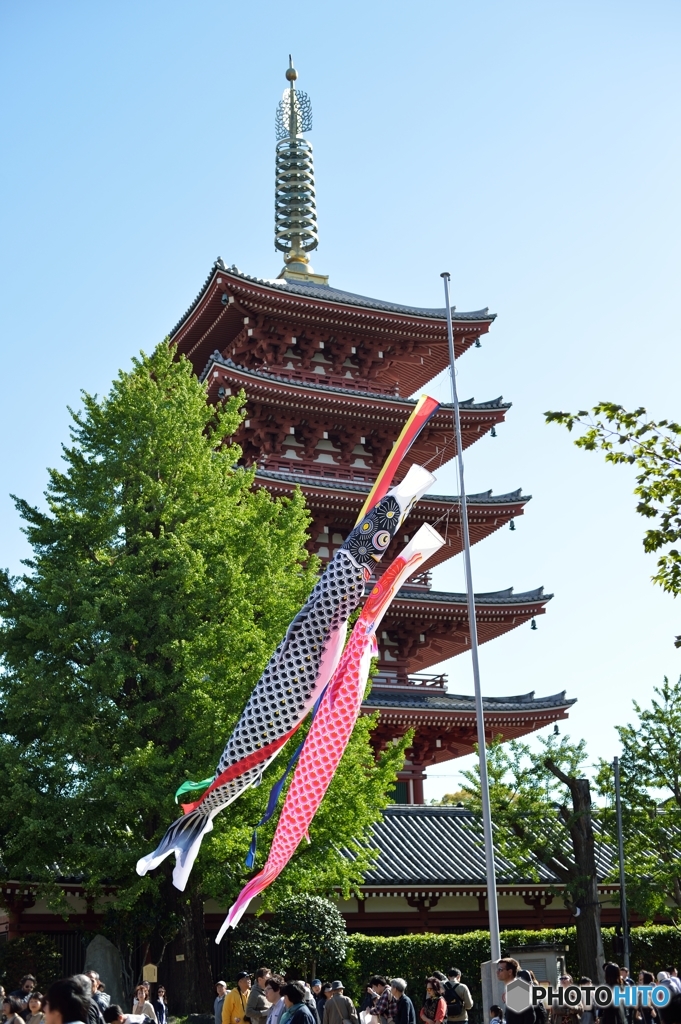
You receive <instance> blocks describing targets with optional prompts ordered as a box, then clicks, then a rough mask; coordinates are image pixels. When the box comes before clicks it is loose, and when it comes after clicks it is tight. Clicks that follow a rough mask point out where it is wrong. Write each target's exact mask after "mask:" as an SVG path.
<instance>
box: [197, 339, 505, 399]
mask: <svg viewBox="0 0 681 1024" xmlns="http://www.w3.org/2000/svg"><path fill="white" fill-rule="evenodd" d="M216 365H217V366H219V367H220V368H225V367H227V369H229V370H232V371H233V372H234V373H235V374H238V375H243V376H245V377H250V378H252V379H253V380H257V381H258V382H268V383H269V382H271V383H272V384H273V385H274V386H275V387H280V386H281V385H283V386H284V388H285V390H287V391H303V392H307V393H308V394H312V395H313V394H315V392H326V393H331V394H334V395H339V396H342V398H343V399H344V400H346V401H347V400H349V399H353V398H357V399H365V398H369V399H371V401H372V402H383V403H387V404H389V405H399V406H403V407H410V406H411V407H413V406H415V405H416V402H417V399H416V398H404V397H403V396H402V395H390V394H381V393H380V392H376V391H362V390H361V388H357V387H352V388H350V387H347V388H340V387H337V386H336V385H334V384H325V383H324V382H323V381H322V380H320V381H319V383H316V382H315V383H314V384H312V383H311V382H310V381H305V380H296V379H295V378H294V377H282V376H281V375H280V374H278V373H270V371H269V370H254V369H249V368H248V367H246V366H240V365H239V363H235V362H234V361H233V360H232V359H230V358H229V357H227V358H225V357H224V356H223V355H222V354H221V353H220V352H217V351H216V352H214V353H213V354H212V356H211V357H210V359H209V360H208V362H207V363H206V366H205V367H204V370H203V372H202V373H201V374H200V376H199V380H200V381H205V380H206V379H207V378H208V377H209V376H210V372H211V370H212V369H213V367H214V366H216ZM320 377H321V374H320ZM511 406H512V403H511V402H504V400H503V397H502V396H501V395H499V397H498V398H491V399H488V400H487V401H485V402H476V401H475V399H473V398H467V399H464V400H463V401H461V402H459V408H460V409H463V410H464V411H466V412H488V411H490V410H497V409H499V410H502V411H503V412H507V411H508V410H509V409H510V408H511ZM453 411H454V406H453V405H452V403H451V402H441V403H440V409H439V412H440V413H442V412H453Z"/></svg>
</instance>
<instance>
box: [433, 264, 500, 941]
mask: <svg viewBox="0 0 681 1024" xmlns="http://www.w3.org/2000/svg"><path fill="white" fill-rule="evenodd" d="M440 277H442V279H443V280H444V285H445V305H446V308H447V338H448V341H449V369H450V374H451V379H452V402H453V405H454V432H455V434H456V455H457V460H458V464H459V487H460V489H461V495H460V498H459V501H460V506H459V507H460V509H461V527H462V531H463V558H464V567H465V572H466V593H467V595H468V623H469V628H470V636H471V657H472V661H473V685H474V687H475V717H476V721H477V727H478V758H479V760H480V795H481V797H482V827H483V832H484V836H485V867H486V869H487V910H488V914H489V939H490V946H491V951H492V960H499V958H500V957H501V940H500V938H499V908H498V906H497V877H496V870H495V867H494V842H493V838H492V810H491V807H490V802H489V778H488V776H487V746H486V744H485V716H484V711H483V707H482V690H481V689H480V662H479V659H478V625H477V622H476V619H475V594H474V592H473V573H472V570H471V538H470V532H469V529H468V505H467V502H466V486H465V484H464V478H463V443H462V440H461V416H460V414H459V397H458V395H457V391H456V370H455V368H454V331H453V328H452V308H451V305H450V302H449V281H450V277H449V274H447V273H444V274H441V275H440Z"/></svg>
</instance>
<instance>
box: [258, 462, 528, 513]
mask: <svg viewBox="0 0 681 1024" xmlns="http://www.w3.org/2000/svg"><path fill="white" fill-rule="evenodd" d="M255 475H256V479H257V478H258V477H263V478H264V479H265V480H281V481H284V482H285V483H292V484H300V485H301V486H305V485H306V484H307V485H308V486H309V485H314V486H315V487H328V488H329V490H331V491H356V492H357V493H358V494H368V493H369V491H370V490H371V488H372V486H373V485H372V484H369V483H362V482H361V480H337V479H336V478H335V477H317V476H306V475H305V474H304V473H280V472H278V471H276V470H273V469H263V468H261V467H258V469H257V470H256V473H255ZM531 498H532V495H530V494H523V492H522V488H520V487H519V488H518V489H517V490H516V491H509V492H508V494H492V491H491V490H489V491H481V492H480V493H479V494H468V495H466V499H467V501H468V504H469V505H508V504H509V503H511V502H516V501H523V502H526V501H530V500H531ZM421 501H438V502H439V501H442V502H445V503H446V504H448V505H458V504H459V501H460V498H459V496H458V495H457V494H426V495H425V497H424V498H421Z"/></svg>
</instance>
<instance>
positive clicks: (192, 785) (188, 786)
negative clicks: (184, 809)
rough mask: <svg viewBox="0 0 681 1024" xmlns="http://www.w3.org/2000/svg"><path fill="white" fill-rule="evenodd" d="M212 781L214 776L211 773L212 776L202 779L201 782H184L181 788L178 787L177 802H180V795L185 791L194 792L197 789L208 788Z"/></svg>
mask: <svg viewBox="0 0 681 1024" xmlns="http://www.w3.org/2000/svg"><path fill="white" fill-rule="evenodd" d="M212 781H213V776H212V775H211V776H210V778H208V779H202V780H201V782H183V783H182V785H181V786H180V788H179V789H178V791H177V793H176V794H175V803H176V804H179V802H180V797H181V796H183V795H184V794H185V793H193V792H195V791H196V790H197V789H207V787H208V786H210V784H211V782H212Z"/></svg>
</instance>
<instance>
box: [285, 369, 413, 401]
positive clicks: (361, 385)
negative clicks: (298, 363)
mask: <svg viewBox="0 0 681 1024" xmlns="http://www.w3.org/2000/svg"><path fill="white" fill-rule="evenodd" d="M267 372H268V373H275V374H276V375H277V376H278V377H286V378H287V379H288V380H290V381H291V382H293V383H295V382H296V381H299V382H300V383H303V384H330V385H331V387H334V388H343V390H345V391H368V392H369V393H370V394H372V395H398V394H399V387H398V385H397V384H395V385H394V386H393V387H392V388H389V387H386V386H385V384H377V383H375V382H374V381H371V380H367V379H366V377H361V378H360V377H344V376H343V375H342V374H338V373H327V372H326V371H324V373H315V372H314V371H310V370H298V369H292V368H291V367H290V366H268V367H267Z"/></svg>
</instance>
